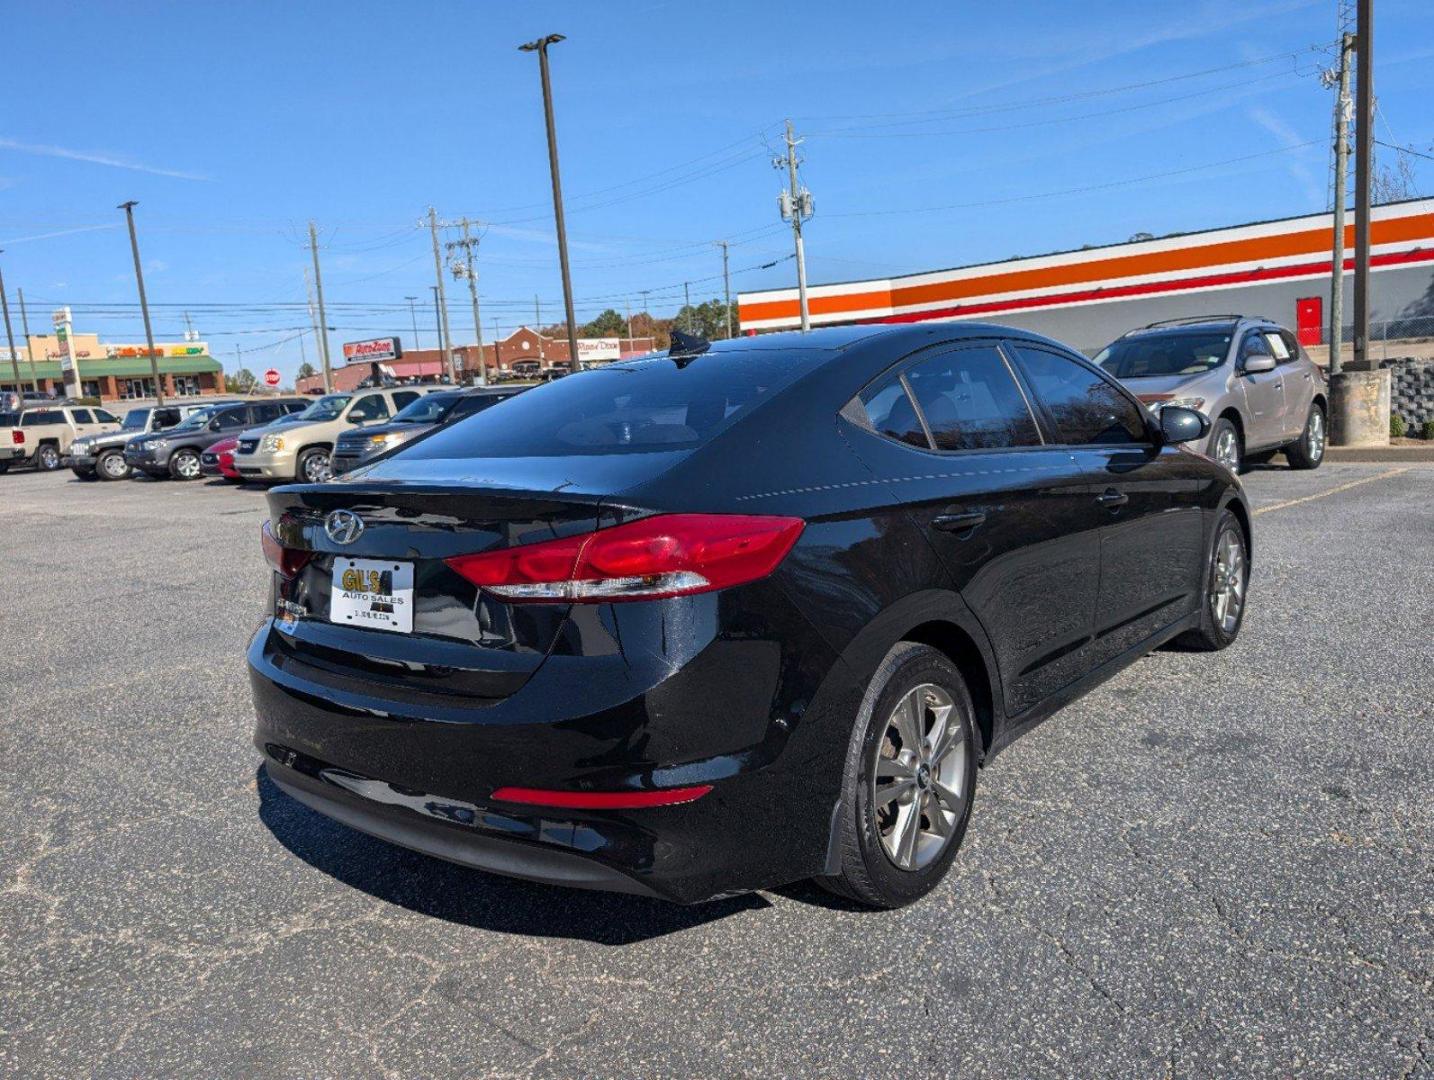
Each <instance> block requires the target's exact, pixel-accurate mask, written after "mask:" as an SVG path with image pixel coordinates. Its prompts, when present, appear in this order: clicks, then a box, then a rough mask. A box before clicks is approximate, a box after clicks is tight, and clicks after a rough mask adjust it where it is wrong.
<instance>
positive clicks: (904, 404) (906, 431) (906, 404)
mask: <svg viewBox="0 0 1434 1080" xmlns="http://www.w3.org/2000/svg"><path fill="white" fill-rule="evenodd" d="M861 403H862V404H863V405H864V406H866V416H867V419H868V420H870V421H871V426H872V427H873V428H874V429H875V430H877V431H879V432H881V434H883V435H885V436H886V437H887V438H889V439H895V440H897V441H898V442H904V443H910V444H911V445H912V446H919V447H921V449H923V450H930V449H931V444H930V443H929V442H928V441H927V439H926V429H925V428H923V427H922V426H921V418H920V417H918V416H917V415H916V406H915V405H913V404H912V403H911V398H910V397H908V396H907V393H906V385H905V384H904V383H903V382H902V381H901V379H900V378H895V377H894V378H891V379H889V380H887V381H886V382H884V383H882V384H881V385H880V386H878V387H876V388H875V389H872V390H868V391H867V392H866V393H864V394H862V395H861Z"/></svg>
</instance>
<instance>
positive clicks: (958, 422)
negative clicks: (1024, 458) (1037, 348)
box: [906, 345, 1041, 450]
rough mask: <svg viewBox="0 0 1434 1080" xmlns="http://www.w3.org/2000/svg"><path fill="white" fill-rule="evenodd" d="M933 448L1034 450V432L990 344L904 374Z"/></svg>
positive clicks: (924, 363)
mask: <svg viewBox="0 0 1434 1080" xmlns="http://www.w3.org/2000/svg"><path fill="white" fill-rule="evenodd" d="M906 381H907V383H908V384H909V385H910V387H911V392H912V393H913V394H914V395H915V396H916V401H917V404H919V405H920V406H921V412H922V415H924V416H925V417H926V426H927V427H928V428H930V430H931V439H932V441H933V442H934V443H935V444H936V449H938V450H998V449H1001V448H1003V447H1007V446H1039V445H1040V444H1041V436H1040V433H1039V432H1038V431H1037V430H1036V422H1035V419H1034V418H1033V417H1032V416H1031V411H1030V409H1029V408H1027V407H1026V401H1025V398H1023V397H1022V396H1021V391H1020V388H1019V387H1018V386H1017V385H1016V381H1015V379H1013V378H1012V377H1011V373H1010V371H1009V370H1008V369H1007V367H1006V362H1005V361H1004V360H1002V359H1001V354H1000V353H999V352H997V351H996V348H995V346H992V345H985V346H981V347H979V348H972V349H958V350H957V351H955V352H950V353H946V354H945V355H943V356H933V357H932V358H931V359H929V360H923V361H922V362H921V363H919V364H917V365H916V366H915V367H911V368H908V369H907V370H906Z"/></svg>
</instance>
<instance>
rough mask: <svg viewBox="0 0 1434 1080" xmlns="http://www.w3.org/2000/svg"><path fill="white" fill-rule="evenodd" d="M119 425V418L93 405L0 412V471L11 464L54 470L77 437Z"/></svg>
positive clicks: (55, 406) (116, 428) (110, 429)
mask: <svg viewBox="0 0 1434 1080" xmlns="http://www.w3.org/2000/svg"><path fill="white" fill-rule="evenodd" d="M119 427H120V420H119V417H117V416H115V415H114V413H112V412H110V411H109V410H108V409H101V408H98V407H96V406H93V405H46V406H42V407H40V408H33V409H25V410H23V411H22V412H19V413H0V472H5V471H6V470H8V469H9V468H10V466H11V465H34V466H35V467H36V468H37V469H42V470H44V471H46V472H50V471H53V470H55V469H58V468H59V467H60V465H61V459H62V458H63V457H64V456H65V455H66V454H67V453H69V452H70V444H71V443H72V442H74V441H75V439H76V438H78V437H79V436H81V435H98V434H101V433H102V432H107V431H118V430H119Z"/></svg>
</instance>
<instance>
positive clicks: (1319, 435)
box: [1305, 407, 1324, 461]
mask: <svg viewBox="0 0 1434 1080" xmlns="http://www.w3.org/2000/svg"><path fill="white" fill-rule="evenodd" d="M1305 454H1306V455H1307V456H1308V457H1309V459H1310V460H1311V461H1319V459H1320V458H1322V457H1324V413H1322V412H1320V410H1319V408H1318V407H1316V408H1313V409H1311V410H1310V422H1309V430H1307V431H1306V432H1305Z"/></svg>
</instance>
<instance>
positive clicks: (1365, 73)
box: [1351, 0, 1377, 371]
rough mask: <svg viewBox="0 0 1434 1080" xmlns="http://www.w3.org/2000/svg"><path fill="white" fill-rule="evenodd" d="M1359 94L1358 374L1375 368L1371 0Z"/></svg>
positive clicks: (1362, 36)
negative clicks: (1371, 260)
mask: <svg viewBox="0 0 1434 1080" xmlns="http://www.w3.org/2000/svg"><path fill="white" fill-rule="evenodd" d="M1355 47H1356V48H1357V49H1358V52H1359V91H1358V97H1357V101H1356V105H1357V108H1356V109H1355V119H1354V125H1355V126H1354V133H1355V158H1354V170H1355V178H1354V363H1353V364H1352V365H1351V366H1353V367H1354V368H1356V369H1357V370H1360V371H1373V370H1374V369H1375V367H1376V366H1377V365H1376V364H1375V362H1374V359H1373V358H1372V357H1371V356H1370V355H1369V187H1370V176H1371V174H1372V173H1373V171H1374V0H1359V30H1358V33H1357V35H1356V41H1355Z"/></svg>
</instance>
